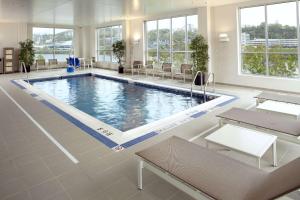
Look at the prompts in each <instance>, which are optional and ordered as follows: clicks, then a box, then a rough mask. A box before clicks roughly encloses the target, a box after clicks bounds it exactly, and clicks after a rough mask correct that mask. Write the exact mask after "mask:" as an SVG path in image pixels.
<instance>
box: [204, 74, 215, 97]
mask: <svg viewBox="0 0 300 200" xmlns="http://www.w3.org/2000/svg"><path fill="white" fill-rule="evenodd" d="M211 76H212V78H213V80H212V81H213V92H215V87H216V83H215V74H214V73H212V72H210V73H209V74H208V78H207V82H206V83H205V86H204V89H203V94H204V102H206V88H207V86H208V84H209V78H210V77H211Z"/></svg>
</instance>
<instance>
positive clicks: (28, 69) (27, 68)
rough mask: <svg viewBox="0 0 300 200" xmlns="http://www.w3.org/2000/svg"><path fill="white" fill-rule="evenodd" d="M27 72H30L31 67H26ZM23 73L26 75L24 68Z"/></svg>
mask: <svg viewBox="0 0 300 200" xmlns="http://www.w3.org/2000/svg"><path fill="white" fill-rule="evenodd" d="M26 71H27V73H29V72H30V65H26ZM22 72H23V73H25V69H24V68H22Z"/></svg>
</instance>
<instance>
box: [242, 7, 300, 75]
mask: <svg viewBox="0 0 300 200" xmlns="http://www.w3.org/2000/svg"><path fill="white" fill-rule="evenodd" d="M298 4H299V3H298V2H296V1H293V2H287V3H279V4H268V5H263V6H256V7H249V8H241V9H240V26H241V27H240V30H241V35H240V45H241V64H242V66H241V72H242V73H244V74H256V75H263V76H275V77H290V78H293V77H299V66H300V65H299V48H298V46H299V42H300V41H299V31H298V30H299V19H298V17H299V5H298Z"/></svg>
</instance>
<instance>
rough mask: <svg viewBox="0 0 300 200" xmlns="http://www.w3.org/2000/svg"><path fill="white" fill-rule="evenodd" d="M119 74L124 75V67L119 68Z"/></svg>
mask: <svg viewBox="0 0 300 200" xmlns="http://www.w3.org/2000/svg"><path fill="white" fill-rule="evenodd" d="M118 71H119V74H124V67H123V66H122V65H120V66H119V70H118Z"/></svg>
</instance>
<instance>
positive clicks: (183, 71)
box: [172, 64, 193, 82]
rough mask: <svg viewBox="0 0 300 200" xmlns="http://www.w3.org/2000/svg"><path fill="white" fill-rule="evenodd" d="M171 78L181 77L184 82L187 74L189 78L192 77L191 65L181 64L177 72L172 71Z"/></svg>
mask: <svg viewBox="0 0 300 200" xmlns="http://www.w3.org/2000/svg"><path fill="white" fill-rule="evenodd" d="M172 75H173V76H172V79H173V78H182V79H183V81H184V82H185V80H186V78H187V76H189V77H190V78H191V79H192V78H193V77H192V75H193V65H191V64H181V66H180V71H179V72H174V73H173V74H172Z"/></svg>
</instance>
